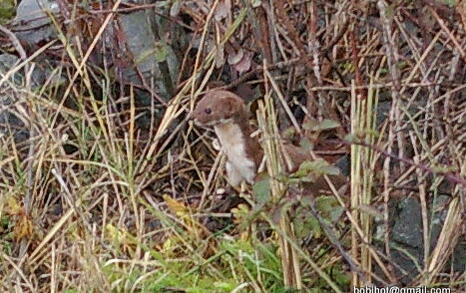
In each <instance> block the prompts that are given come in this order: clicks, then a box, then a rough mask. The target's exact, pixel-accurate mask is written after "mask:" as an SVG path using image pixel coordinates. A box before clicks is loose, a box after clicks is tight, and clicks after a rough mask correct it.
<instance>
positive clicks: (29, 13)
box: [12, 0, 59, 44]
mask: <svg viewBox="0 0 466 293" xmlns="http://www.w3.org/2000/svg"><path fill="white" fill-rule="evenodd" d="M58 11H59V7H58V4H57V3H56V2H55V1H50V0H23V1H21V3H20V4H19V5H18V8H17V10H16V17H15V19H14V20H13V23H12V26H13V27H12V31H13V32H14V33H15V34H16V36H17V37H18V39H20V40H23V41H25V42H26V43H31V44H37V43H39V42H41V41H47V40H50V39H51V38H53V37H55V36H56V31H55V28H54V27H53V25H52V21H51V20H50V18H49V16H48V15H47V12H48V13H57V12H58Z"/></svg>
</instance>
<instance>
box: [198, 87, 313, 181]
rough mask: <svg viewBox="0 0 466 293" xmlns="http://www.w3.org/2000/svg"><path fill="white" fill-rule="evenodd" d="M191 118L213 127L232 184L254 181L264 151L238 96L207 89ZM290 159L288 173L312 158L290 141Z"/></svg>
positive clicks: (244, 106)
mask: <svg viewBox="0 0 466 293" xmlns="http://www.w3.org/2000/svg"><path fill="white" fill-rule="evenodd" d="M192 118H193V119H194V121H195V123H196V124H198V125H201V126H213V128H214V130H215V133H216V135H217V137H218V139H219V140H220V144H221V146H222V150H223V152H224V153H225V154H226V156H227V163H226V171H227V176H228V179H229V181H230V184H232V185H233V186H238V185H239V184H241V182H243V181H246V182H248V183H253V182H254V179H255V177H256V175H257V170H258V167H259V165H260V164H261V161H262V157H263V155H264V152H263V150H262V148H261V146H260V144H259V142H258V140H257V138H256V137H251V134H252V132H253V131H252V128H251V126H250V124H249V112H248V110H247V108H246V105H245V103H244V101H243V99H241V98H240V97H239V96H237V95H236V94H234V93H232V92H229V91H225V90H214V91H210V92H208V93H207V94H206V95H205V96H204V97H203V98H202V99H201V100H200V101H199V103H198V104H197V106H196V108H195V109H194V112H193V114H192ZM285 151H286V152H287V154H288V156H289V158H290V159H291V163H292V164H291V166H289V167H288V168H287V169H288V170H287V171H288V172H293V171H295V170H296V169H297V168H298V167H299V165H300V164H301V163H302V162H303V161H305V160H307V159H310V156H308V155H307V154H306V152H305V151H304V150H302V149H300V148H298V147H296V146H293V145H291V144H287V145H285Z"/></svg>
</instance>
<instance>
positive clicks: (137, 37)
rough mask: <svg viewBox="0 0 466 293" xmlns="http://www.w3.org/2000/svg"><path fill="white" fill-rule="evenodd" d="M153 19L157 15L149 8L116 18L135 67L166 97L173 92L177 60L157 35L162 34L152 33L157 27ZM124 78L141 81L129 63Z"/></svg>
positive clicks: (170, 49) (137, 82)
mask: <svg viewBox="0 0 466 293" xmlns="http://www.w3.org/2000/svg"><path fill="white" fill-rule="evenodd" d="M156 18H159V16H156V15H155V14H154V12H153V11H152V10H141V11H136V12H133V13H130V14H122V15H120V16H119V21H120V24H121V28H122V30H123V32H124V34H125V37H126V40H127V44H128V49H129V50H130V52H131V55H132V56H133V58H134V61H135V63H136V66H137V69H138V70H139V71H140V72H141V73H142V75H143V76H144V78H145V79H146V81H147V82H148V83H150V82H154V84H155V87H156V91H157V92H159V93H160V94H161V95H162V96H163V97H166V98H167V99H168V98H169V97H171V95H172V94H173V93H172V90H173V89H172V87H173V82H174V81H176V78H177V77H178V68H179V60H178V59H177V56H176V54H175V52H174V51H173V49H172V48H171V47H170V46H169V45H168V44H166V43H165V42H164V41H162V40H160V39H159V38H158V37H157V35H159V34H161V35H163V33H162V32H160V31H159V32H154V29H156V28H157V27H159V26H158V25H156V24H155V23H153V22H156V20H155V19H156ZM154 24H155V25H154ZM123 78H124V79H125V80H127V81H130V82H133V83H136V84H142V81H141V80H140V77H139V75H138V73H137V72H136V70H134V69H133V68H132V67H131V66H130V67H128V68H125V69H124V71H123Z"/></svg>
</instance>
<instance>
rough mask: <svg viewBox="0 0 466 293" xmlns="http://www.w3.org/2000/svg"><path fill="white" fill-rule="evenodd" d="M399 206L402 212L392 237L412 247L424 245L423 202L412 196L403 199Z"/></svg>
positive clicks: (396, 221) (396, 220)
mask: <svg viewBox="0 0 466 293" xmlns="http://www.w3.org/2000/svg"><path fill="white" fill-rule="evenodd" d="M398 208H399V209H400V213H399V214H398V216H397V218H396V219H395V225H394V227H393V230H392V232H393V236H392V239H393V240H394V241H396V242H398V243H401V244H405V245H408V246H410V247H414V248H420V247H423V242H422V218H421V204H420V203H419V201H417V200H416V199H414V198H412V197H410V198H406V199H403V200H402V201H401V202H400V203H399V205H398Z"/></svg>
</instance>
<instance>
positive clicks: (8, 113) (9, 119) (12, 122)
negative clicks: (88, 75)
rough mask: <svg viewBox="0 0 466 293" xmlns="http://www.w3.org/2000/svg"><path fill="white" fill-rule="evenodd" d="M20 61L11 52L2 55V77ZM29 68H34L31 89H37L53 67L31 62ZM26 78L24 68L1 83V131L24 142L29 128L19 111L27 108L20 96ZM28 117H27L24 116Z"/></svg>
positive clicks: (17, 140) (22, 111)
mask: <svg viewBox="0 0 466 293" xmlns="http://www.w3.org/2000/svg"><path fill="white" fill-rule="evenodd" d="M19 63H20V60H19V58H18V57H16V56H14V55H10V54H2V55H0V79H1V78H3V75H4V74H6V73H7V72H8V71H10V70H11V69H12V68H14V67H15V66H17V65H18V64H19ZM29 68H33V71H32V73H31V75H30V76H31V80H30V84H29V89H28V90H31V91H35V90H37V89H39V88H40V87H41V86H42V85H43V83H44V81H45V80H46V79H47V78H48V76H50V74H51V72H52V71H51V69H50V68H48V67H47V64H45V63H44V64H35V63H31V64H30V66H29ZM62 80H63V79H60V78H53V79H52V81H53V82H60V81H62ZM25 84H26V80H25V77H24V73H23V70H19V71H17V72H15V73H14V74H12V75H11V76H10V78H8V79H7V80H6V81H5V82H3V83H2V84H0V133H3V134H7V135H13V136H14V138H15V141H16V142H23V141H24V140H26V139H27V138H28V137H29V130H28V129H27V127H26V124H25V122H24V121H23V120H22V119H21V117H19V115H18V114H17V113H23V114H25V113H24V109H26V108H25V107H26V105H25V103H23V102H22V101H21V99H20V97H22V96H23V93H22V92H21V91H20V89H22V88H24V86H25ZM23 119H27V117H23Z"/></svg>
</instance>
